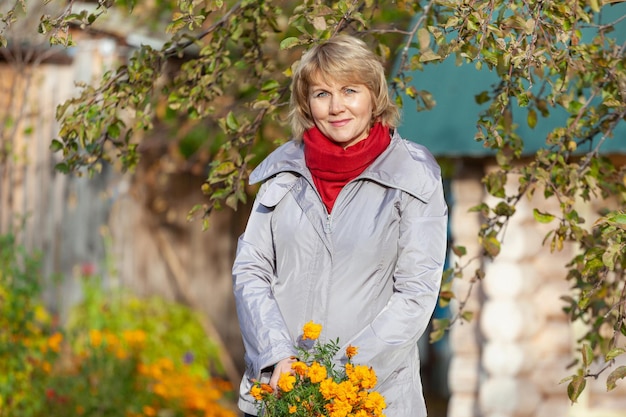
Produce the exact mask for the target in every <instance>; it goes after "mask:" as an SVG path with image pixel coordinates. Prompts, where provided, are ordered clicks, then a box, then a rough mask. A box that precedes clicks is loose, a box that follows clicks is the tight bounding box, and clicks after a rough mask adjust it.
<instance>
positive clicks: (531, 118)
mask: <svg viewBox="0 0 626 417" xmlns="http://www.w3.org/2000/svg"><path fill="white" fill-rule="evenodd" d="M526 123H528V127H530V128H531V129H534V128H535V126H537V112H536V111H535V110H534V109H529V110H528V114H527V115H526Z"/></svg>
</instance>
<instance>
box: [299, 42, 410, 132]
mask: <svg viewBox="0 0 626 417" xmlns="http://www.w3.org/2000/svg"><path fill="white" fill-rule="evenodd" d="M320 78H330V79H333V80H337V81H341V82H344V81H345V82H348V83H355V82H356V83H358V84H363V85H365V86H367V88H368V89H369V91H370V93H371V95H372V109H373V110H372V123H373V122H377V121H380V122H382V123H383V124H384V125H385V126H388V127H390V128H395V127H396V126H397V124H398V121H399V119H400V113H399V111H398V108H397V107H396V105H395V103H394V102H393V101H392V100H391V97H390V96H389V89H388V86H387V79H386V78H385V69H384V68H383V65H382V63H381V61H380V59H379V58H378V57H377V56H376V54H374V53H373V52H372V51H371V50H370V49H369V48H368V47H367V45H366V44H365V42H363V41H362V40H360V39H358V38H355V37H353V36H348V35H337V36H334V37H332V38H330V39H328V40H326V41H324V42H322V43H319V44H317V45H315V46H313V47H312V48H311V49H309V50H308V51H307V52H306V53H305V54H304V55H302V59H301V60H300V63H299V64H298V66H297V68H296V70H295V72H294V74H293V80H292V84H291V87H292V91H291V100H290V103H289V105H290V111H289V119H290V122H291V128H292V134H293V137H294V138H295V139H300V138H301V137H302V134H303V133H304V131H305V130H307V129H309V128H310V127H313V125H314V122H313V117H312V116H311V110H310V108H309V86H310V85H311V83H312V82H313V81H314V80H315V79H320Z"/></svg>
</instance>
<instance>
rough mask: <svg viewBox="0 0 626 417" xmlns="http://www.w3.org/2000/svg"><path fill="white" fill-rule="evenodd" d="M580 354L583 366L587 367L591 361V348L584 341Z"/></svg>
mask: <svg viewBox="0 0 626 417" xmlns="http://www.w3.org/2000/svg"><path fill="white" fill-rule="evenodd" d="M582 355H583V365H584V367H585V368H588V367H589V365H591V363H592V362H593V349H591V346H589V344H587V343H585V344H583V347H582Z"/></svg>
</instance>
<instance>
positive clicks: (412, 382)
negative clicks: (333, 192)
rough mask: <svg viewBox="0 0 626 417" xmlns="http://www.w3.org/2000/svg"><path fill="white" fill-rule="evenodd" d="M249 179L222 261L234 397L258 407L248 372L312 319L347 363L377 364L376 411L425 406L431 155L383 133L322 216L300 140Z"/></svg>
mask: <svg viewBox="0 0 626 417" xmlns="http://www.w3.org/2000/svg"><path fill="white" fill-rule="evenodd" d="M250 180H251V183H257V182H262V181H265V182H264V183H263V185H262V186H261V188H260V190H259V193H258V194H257V197H256V200H255V202H254V205H253V208H252V212H251V214H250V218H249V220H248V225H247V227H246V230H245V232H244V233H243V235H242V236H241V237H240V239H239V243H238V248H237V255H236V259H235V263H234V266H233V287H234V294H235V300H236V304H237V313H238V317H239V323H240V326H241V331H242V335H243V341H244V346H245V351H246V354H245V363H246V372H245V375H244V376H243V380H242V383H241V387H240V399H239V407H240V408H241V409H242V410H243V411H245V412H247V413H250V414H257V409H256V407H255V405H254V400H253V399H252V398H251V397H250V395H249V394H248V391H249V389H250V386H251V383H250V379H256V380H260V379H261V377H262V376H261V372H262V370H263V369H264V368H266V367H269V366H271V365H273V364H275V363H276V362H278V361H279V360H281V359H283V358H286V357H289V356H292V355H295V354H296V350H295V349H294V345H295V344H296V343H297V341H298V337H299V336H300V334H301V331H302V327H303V325H304V324H305V323H307V322H309V321H313V322H315V323H319V324H321V325H322V326H323V327H322V333H321V336H320V340H321V341H322V342H324V341H328V340H335V339H337V338H339V342H340V345H342V346H344V347H345V346H347V345H349V344H351V345H353V346H357V347H358V354H357V355H356V356H355V357H354V358H353V362H354V363H356V364H364V365H371V366H372V367H373V368H374V370H375V371H376V374H377V376H378V385H377V387H376V390H378V391H379V392H380V393H381V394H382V395H384V396H385V400H386V402H387V408H386V409H385V410H384V413H385V414H386V415H387V417H422V416H426V407H425V404H424V398H423V395H422V385H421V380H420V362H419V352H418V347H417V341H418V339H419V337H420V336H421V335H422V334H423V333H424V331H425V330H426V327H427V325H428V322H429V320H430V318H431V315H432V312H433V309H434V307H435V303H436V300H437V295H438V293H439V287H440V282H441V273H442V269H443V264H444V259H445V254H446V238H447V234H446V230H447V213H448V212H447V206H446V203H445V200H444V195H443V188H442V182H441V174H440V169H439V166H438V165H437V163H436V161H435V159H434V158H433V157H432V155H431V154H430V153H429V152H428V151H427V150H426V149H425V148H424V147H423V146H421V145H418V144H415V143H413V142H409V141H406V140H404V139H402V138H400V136H399V135H398V134H397V133H394V134H393V137H392V140H391V143H390V145H389V147H388V148H387V149H386V150H385V151H384V152H383V153H382V154H381V155H380V156H379V157H378V158H377V159H376V160H375V161H374V162H373V163H372V164H371V165H370V166H369V167H368V168H367V169H366V170H365V171H364V172H363V173H362V174H361V175H359V176H358V177H357V178H356V179H354V180H353V181H350V182H349V183H348V184H347V185H346V186H345V187H344V188H343V189H342V190H341V192H340V193H339V196H338V197H337V200H336V202H335V205H334V207H333V209H332V213H331V214H328V213H327V211H326V209H325V207H324V205H323V204H322V200H321V198H320V196H319V194H318V192H317V190H316V189H315V186H314V185H313V179H312V177H311V174H310V172H309V170H308V169H307V167H306V165H305V162H304V151H303V144H302V143H301V142H295V141H290V142H288V143H286V144H284V145H282V146H281V147H280V148H278V149H277V150H276V151H274V152H273V153H272V154H271V155H269V156H268V157H267V158H266V159H265V160H264V161H263V162H262V163H261V164H260V165H259V166H258V167H257V168H256V169H255V170H254V171H253V172H252V174H251V178H250ZM343 352H345V349H344V348H342V349H341V350H340V353H343ZM343 359H344V360H345V358H343ZM338 360H340V359H339V358H338Z"/></svg>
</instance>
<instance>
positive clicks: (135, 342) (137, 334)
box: [122, 330, 146, 348]
mask: <svg viewBox="0 0 626 417" xmlns="http://www.w3.org/2000/svg"><path fill="white" fill-rule="evenodd" d="M122 338H124V340H125V341H126V342H127V343H128V344H129V345H130V346H132V347H134V348H137V347H141V346H142V345H143V343H144V341H145V340H146V333H145V332H144V331H143V330H125V331H124V332H123V333H122Z"/></svg>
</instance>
